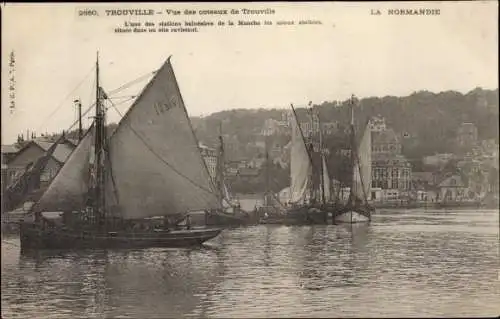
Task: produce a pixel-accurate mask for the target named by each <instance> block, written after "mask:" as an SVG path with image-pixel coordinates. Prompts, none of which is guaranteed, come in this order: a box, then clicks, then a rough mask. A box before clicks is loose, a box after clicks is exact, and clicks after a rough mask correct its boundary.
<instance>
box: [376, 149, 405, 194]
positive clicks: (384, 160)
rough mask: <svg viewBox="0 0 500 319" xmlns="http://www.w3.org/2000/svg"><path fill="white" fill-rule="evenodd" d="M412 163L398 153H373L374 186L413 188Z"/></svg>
mask: <svg viewBox="0 0 500 319" xmlns="http://www.w3.org/2000/svg"><path fill="white" fill-rule="evenodd" d="M411 178H412V174H411V164H410V162H408V160H407V159H406V158H405V157H404V156H402V155H398V154H372V188H381V189H398V190H401V191H408V190H410V189H411Z"/></svg>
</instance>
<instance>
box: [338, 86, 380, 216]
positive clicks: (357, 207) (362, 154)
mask: <svg viewBox="0 0 500 319" xmlns="http://www.w3.org/2000/svg"><path fill="white" fill-rule="evenodd" d="M350 132H351V134H350V141H351V168H352V175H351V176H352V177H351V181H352V182H351V187H350V192H349V198H348V200H347V203H346V204H345V205H343V207H341V208H339V209H338V210H336V211H335V213H334V215H333V221H334V222H344V223H356V222H366V221H370V220H371V214H372V213H373V212H374V211H375V209H374V208H373V207H372V206H371V205H370V204H369V203H368V195H369V194H370V188H371V129H370V127H369V126H368V123H367V124H366V125H365V128H364V133H363V136H362V138H361V142H360V144H359V147H356V132H355V128H354V95H353V96H352V97H351V129H350Z"/></svg>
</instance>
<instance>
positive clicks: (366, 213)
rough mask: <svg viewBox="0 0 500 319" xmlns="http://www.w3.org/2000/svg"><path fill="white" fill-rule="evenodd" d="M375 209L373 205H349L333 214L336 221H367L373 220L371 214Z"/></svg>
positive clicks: (352, 222) (351, 222)
mask: <svg viewBox="0 0 500 319" xmlns="http://www.w3.org/2000/svg"><path fill="white" fill-rule="evenodd" d="M373 211H374V209H373V208H371V207H352V206H350V207H349V206H347V207H345V208H343V209H339V210H338V211H336V212H335V214H334V215H333V221H334V223H349V224H354V223H366V222H370V221H371V214H372V212H373Z"/></svg>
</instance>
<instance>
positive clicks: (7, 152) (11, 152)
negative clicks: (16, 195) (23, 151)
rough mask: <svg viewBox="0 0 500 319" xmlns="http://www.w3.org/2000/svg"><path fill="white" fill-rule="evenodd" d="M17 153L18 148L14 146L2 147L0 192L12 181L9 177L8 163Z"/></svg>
mask: <svg viewBox="0 0 500 319" xmlns="http://www.w3.org/2000/svg"><path fill="white" fill-rule="evenodd" d="M17 152H19V147H17V146H16V145H2V192H3V191H4V190H5V188H6V187H7V185H10V182H11V180H12V176H9V170H8V168H9V162H10V161H11V160H12V158H14V157H15V156H16V154H17Z"/></svg>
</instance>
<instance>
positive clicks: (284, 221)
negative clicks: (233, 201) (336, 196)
mask: <svg viewBox="0 0 500 319" xmlns="http://www.w3.org/2000/svg"><path fill="white" fill-rule="evenodd" d="M329 213H331V212H330V210H329V209H328V208H327V207H314V206H312V207H311V206H302V207H294V208H289V209H287V210H286V212H284V213H282V214H271V215H269V216H268V217H267V218H265V217H264V218H261V220H260V223H261V224H280V225H325V224H328V216H329Z"/></svg>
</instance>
